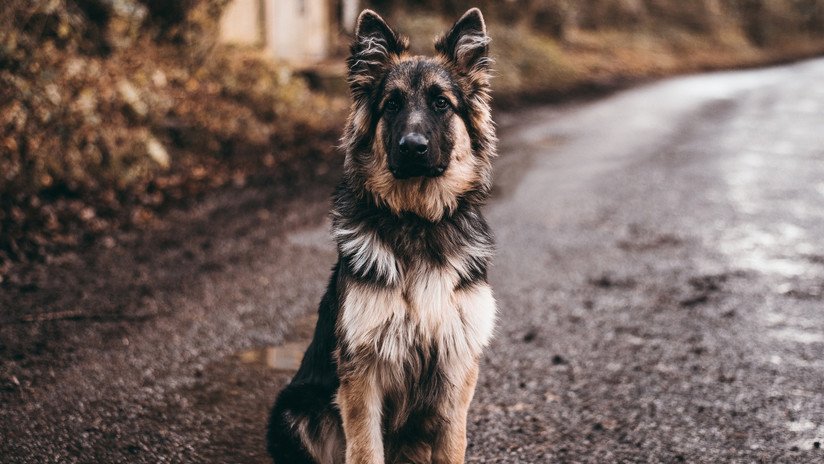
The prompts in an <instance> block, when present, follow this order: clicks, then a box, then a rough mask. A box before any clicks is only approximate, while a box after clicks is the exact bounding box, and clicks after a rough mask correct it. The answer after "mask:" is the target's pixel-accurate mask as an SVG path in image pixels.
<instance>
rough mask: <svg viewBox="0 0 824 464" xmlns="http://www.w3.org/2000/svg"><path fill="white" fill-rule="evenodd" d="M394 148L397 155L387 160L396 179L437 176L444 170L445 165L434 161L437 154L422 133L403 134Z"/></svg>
mask: <svg viewBox="0 0 824 464" xmlns="http://www.w3.org/2000/svg"><path fill="white" fill-rule="evenodd" d="M396 149H397V153H398V156H394V157H392V158H394V159H390V162H389V171H390V172H391V173H392V175H393V176H395V178H396V179H409V178H412V177H437V176H440V175H441V174H443V173H444V171H445V170H446V166H442V165H439V164H437V163H436V160H437V158H438V157H437V154H434V153H432V150H431V149H430V146H429V140H428V139H427V138H426V137H424V136H423V135H422V134H419V133H417V132H411V133H409V134H406V135H404V136H403V137H401V140H400V143H399V144H398V147H397V148H396Z"/></svg>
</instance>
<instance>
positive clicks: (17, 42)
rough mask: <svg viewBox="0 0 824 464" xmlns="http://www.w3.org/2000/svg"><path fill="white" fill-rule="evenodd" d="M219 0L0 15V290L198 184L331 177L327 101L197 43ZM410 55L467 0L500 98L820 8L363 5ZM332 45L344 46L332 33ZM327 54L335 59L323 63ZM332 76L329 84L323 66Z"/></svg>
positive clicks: (120, 3)
mask: <svg viewBox="0 0 824 464" xmlns="http://www.w3.org/2000/svg"><path fill="white" fill-rule="evenodd" d="M226 3H228V0H184V1H180V2H167V1H161V0H35V1H28V0H9V1H6V2H4V5H3V8H2V9H0V282H2V281H3V280H4V279H5V280H7V281H8V276H9V275H10V274H9V270H10V269H11V266H12V264H13V263H19V262H32V261H35V262H39V261H43V260H46V261H48V260H49V259H52V257H53V256H56V255H59V252H61V251H62V250H66V249H75V248H78V247H84V246H91V245H96V244H103V245H107V246H111V245H113V244H114V243H115V238H114V237H115V236H116V234H114V231H117V230H120V229H123V228H134V227H137V228H140V227H146V226H150V225H151V224H153V223H154V221H155V218H156V216H157V214H158V212H159V211H162V210H163V209H164V208H168V207H170V206H173V205H179V204H181V203H183V202H186V201H188V200H191V199H194V198H197V197H198V196H199V195H201V194H202V193H204V192H206V191H208V190H211V189H215V188H224V187H226V188H231V187H232V186H236V187H237V186H243V185H247V184H248V183H250V182H252V183H261V182H278V183H298V182H300V181H301V180H302V179H309V178H312V177H313V176H315V175H316V174H317V173H318V172H324V171H328V170H331V169H336V168H337V166H339V163H340V156H339V154H337V153H336V152H335V149H334V146H335V144H336V140H337V136H338V133H339V130H340V127H341V125H342V122H343V118H344V116H345V112H346V108H347V102H346V98H345V95H341V94H337V95H331V94H329V95H327V94H323V93H320V92H316V91H312V90H311V89H310V87H309V86H308V85H307V83H306V82H305V81H304V80H303V79H302V78H300V77H299V76H297V75H295V74H294V73H293V72H292V71H291V70H289V69H287V68H285V67H283V66H279V65H276V64H274V63H272V62H270V61H268V60H267V59H266V58H265V57H264V56H263V54H262V53H261V52H259V51H257V50H252V49H245V48H232V47H227V46H223V45H220V44H217V43H216V42H215V37H216V36H217V34H216V28H217V20H218V18H219V17H220V14H221V11H222V9H223V7H225V5H226ZM365 3H366V4H367V6H371V7H374V8H376V9H378V10H379V11H381V12H382V13H385V14H387V15H388V16H389V17H390V19H391V20H392V22H393V24H396V25H397V27H398V29H400V30H402V31H404V32H405V33H407V34H408V35H410V36H411V37H412V38H413V47H414V48H415V49H417V50H419V51H421V52H426V53H428V52H429V50H430V48H431V38H432V37H433V36H434V35H436V34H437V33H440V32H442V31H443V30H444V29H445V28H446V27H448V25H449V21H451V20H454V19H455V18H456V17H457V16H458V15H460V14H461V13H462V12H463V11H465V10H466V9H467V8H468V7H469V6H475V5H477V6H480V7H481V8H483V9H484V12H485V15H486V17H487V19H488V21H489V23H490V29H491V35H492V36H493V39H494V43H493V53H494V54H495V56H496V58H497V65H496V68H497V77H496V81H495V88H496V100H497V101H498V102H499V104H503V105H509V106H512V105H517V104H520V103H523V102H525V101H540V100H542V99H543V100H549V99H557V98H566V97H567V96H569V95H579V94H581V93H585V92H588V91H592V90H597V89H609V88H615V87H617V86H620V85H624V84H626V83H630V82H637V81H638V80H642V79H648V78H655V77H659V76H664V75H670V74H675V73H680V72H688V71H698V70H706V69H720V68H734V67H742V66H755V65H760V64H766V63H773V62H779V61H785V60H792V59H796V58H801V57H806V56H813V55H816V54H819V53H822V52H824V0H728V1H725V0H694V1H689V2H684V1H678V0H585V1H572V0H475V1H465V0H448V1H435V0H406V1H394V2H393V1H388V0H372V1H368V2H365ZM339 40H340V44H339V45H338V47H337V49H339V50H341V52H343V51H344V50H345V48H346V47H345V45H344V43H345V42H346V41H347V40H348V38H347V37H346V35H345V34H343V33H341V34H340V37H339ZM335 60H336V61H340V58H335ZM341 79H342V76H341Z"/></svg>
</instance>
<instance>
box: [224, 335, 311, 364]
mask: <svg viewBox="0 0 824 464" xmlns="http://www.w3.org/2000/svg"><path fill="white" fill-rule="evenodd" d="M308 346H309V341H308V340H307V341H301V342H292V343H285V344H283V345H279V346H266V347H263V348H256V349H253V350H247V351H244V352H242V353H240V354H238V358H239V359H240V362H242V363H243V364H255V365H258V366H263V367H267V368H269V369H274V370H276V371H284V372H294V371H297V370H298V367H300V361H301V359H303V352H304V351H306V347H308Z"/></svg>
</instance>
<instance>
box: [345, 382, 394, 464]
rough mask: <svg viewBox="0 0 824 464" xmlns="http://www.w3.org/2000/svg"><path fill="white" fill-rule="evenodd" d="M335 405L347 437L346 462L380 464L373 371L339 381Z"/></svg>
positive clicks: (379, 403) (378, 404)
mask: <svg viewBox="0 0 824 464" xmlns="http://www.w3.org/2000/svg"><path fill="white" fill-rule="evenodd" d="M340 380H341V382H340V388H339V389H338V394H337V403H338V407H339V408H340V413H341V418H342V419H343V431H344V434H345V435H346V462H347V463H350V464H383V462H384V453H383V436H382V433H383V432H382V429H381V408H382V395H381V392H380V389H379V388H378V383H377V381H376V379H375V373H374V370H372V369H368V370H366V371H361V372H356V373H354V374H352V375H348V376H346V377H343V378H341V379H340Z"/></svg>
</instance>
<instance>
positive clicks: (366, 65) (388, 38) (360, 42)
mask: <svg viewBox="0 0 824 464" xmlns="http://www.w3.org/2000/svg"><path fill="white" fill-rule="evenodd" d="M407 48H409V41H408V40H407V39H406V38H405V37H402V36H399V35H398V34H395V32H394V31H393V30H392V29H391V28H390V27H389V26H388V25H387V24H386V21H384V20H383V18H381V17H380V15H378V14H377V13H375V12H374V11H372V10H363V12H362V13H361V14H360V16H359V17H358V23H357V26H356V27H355V40H354V41H353V42H352V46H351V48H350V51H351V54H350V56H349V59H348V60H347V64H348V65H349V86H350V87H351V88H352V94H353V96H355V97H356V98H357V97H360V96H363V95H368V94H369V92H371V90H372V89H373V88H374V86H375V85H376V84H377V83H378V82H380V80H381V78H382V77H383V75H384V74H385V73H386V71H387V69H388V68H389V65H390V64H391V63H392V62H393V61H394V60H396V59H397V58H399V57H400V56H401V54H402V53H403V52H405V51H406V49H407Z"/></svg>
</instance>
